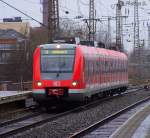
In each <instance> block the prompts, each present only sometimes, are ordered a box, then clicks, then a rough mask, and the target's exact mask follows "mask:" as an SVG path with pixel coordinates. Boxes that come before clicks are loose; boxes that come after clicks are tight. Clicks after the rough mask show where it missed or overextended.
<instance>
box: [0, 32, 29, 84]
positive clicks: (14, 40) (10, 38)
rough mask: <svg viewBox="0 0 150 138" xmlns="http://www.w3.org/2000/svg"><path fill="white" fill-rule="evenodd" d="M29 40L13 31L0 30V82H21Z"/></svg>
mask: <svg viewBox="0 0 150 138" xmlns="http://www.w3.org/2000/svg"><path fill="white" fill-rule="evenodd" d="M26 46H27V39H26V37H25V36H24V35H22V34H21V33H19V32H17V31H15V30H13V29H7V30H0V66H1V67H0V76H1V77H0V82H4V81H19V79H20V75H21V74H22V72H23V71H22V66H23V64H24V62H25V60H24V59H25V58H26V57H25V56H26V55H25V53H26Z"/></svg>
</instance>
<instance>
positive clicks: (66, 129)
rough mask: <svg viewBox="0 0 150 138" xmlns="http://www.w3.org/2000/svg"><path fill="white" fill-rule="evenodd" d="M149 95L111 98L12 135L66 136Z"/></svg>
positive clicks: (140, 93)
mask: <svg viewBox="0 0 150 138" xmlns="http://www.w3.org/2000/svg"><path fill="white" fill-rule="evenodd" d="M149 95H150V91H144V90H140V91H138V92H133V93H129V94H125V95H123V96H120V97H117V98H115V99H111V100H109V101H107V102H103V103H100V104H99V105H97V106H95V107H92V108H90V109H87V110H83V111H78V112H74V113H72V114H69V115H66V116H64V117H61V118H59V119H57V120H55V121H52V122H48V123H46V124H44V125H41V126H39V127H36V128H32V129H30V130H28V131H26V132H23V133H21V134H18V135H16V136H13V137H14V138H35V137H36V138H41V137H42V138H66V137H69V136H70V135H71V134H73V133H75V132H77V131H79V130H81V129H83V128H85V127H88V126H89V125H92V124H93V123H95V122H97V121H99V120H101V119H103V118H105V117H107V116H109V115H111V114H112V113H114V112H116V111H118V110H120V109H122V108H125V107H126V106H129V105H131V104H133V103H135V102H137V101H139V100H142V99H144V98H146V97H148V96H149Z"/></svg>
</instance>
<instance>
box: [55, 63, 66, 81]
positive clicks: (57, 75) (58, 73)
mask: <svg viewBox="0 0 150 138" xmlns="http://www.w3.org/2000/svg"><path fill="white" fill-rule="evenodd" d="M65 65H66V63H65V62H63V63H62V64H61V65H60V66H59V71H58V72H57V74H56V77H57V78H58V77H59V75H60V73H62V70H61V68H63V67H64V66H65Z"/></svg>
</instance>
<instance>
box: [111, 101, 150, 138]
mask: <svg viewBox="0 0 150 138" xmlns="http://www.w3.org/2000/svg"><path fill="white" fill-rule="evenodd" d="M149 137H150V104H148V105H146V106H145V107H144V108H142V109H141V110H139V111H138V112H136V113H135V114H134V115H133V116H131V117H130V118H129V119H128V120H127V121H126V122H125V123H124V124H123V125H122V126H121V127H119V128H118V129H117V130H116V131H115V133H113V134H112V135H111V136H110V138H149Z"/></svg>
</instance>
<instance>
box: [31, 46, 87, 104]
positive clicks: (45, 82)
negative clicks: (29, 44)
mask: <svg viewBox="0 0 150 138" xmlns="http://www.w3.org/2000/svg"><path fill="white" fill-rule="evenodd" d="M76 52H78V54H77V55H76ZM79 53H80V51H76V46H75V45H72V44H63V45H59V44H47V45H41V46H39V47H38V48H37V49H36V51H35V53H34V64H33V96H34V98H35V100H36V101H43V100H44V101H48V100H51V98H55V97H60V98H68V97H70V98H71V97H74V95H76V92H77V89H78V92H79V90H81V89H84V87H85V85H84V84H83V78H82V77H81V76H82V74H83V71H82V69H83V67H81V66H82V61H81V59H82V58H81V54H79ZM75 56H76V58H75ZM77 99H78V98H77Z"/></svg>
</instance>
